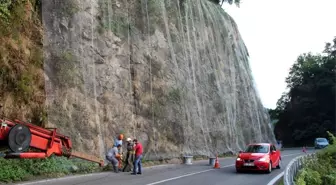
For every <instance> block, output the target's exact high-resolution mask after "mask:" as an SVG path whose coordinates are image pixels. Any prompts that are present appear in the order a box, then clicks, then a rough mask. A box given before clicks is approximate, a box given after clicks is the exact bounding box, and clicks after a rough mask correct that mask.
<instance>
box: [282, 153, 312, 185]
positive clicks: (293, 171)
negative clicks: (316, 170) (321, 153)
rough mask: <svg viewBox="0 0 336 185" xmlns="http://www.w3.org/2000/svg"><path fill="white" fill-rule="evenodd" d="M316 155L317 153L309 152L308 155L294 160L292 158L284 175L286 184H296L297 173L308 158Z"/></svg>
mask: <svg viewBox="0 0 336 185" xmlns="http://www.w3.org/2000/svg"><path fill="white" fill-rule="evenodd" d="M314 157H315V154H308V155H302V156H298V157H296V158H294V159H293V160H291V161H290V162H289V164H288V166H287V167H286V169H285V173H284V177H283V179H284V180H283V181H284V185H295V183H294V179H295V177H296V175H297V174H298V172H299V170H301V169H302V167H303V165H304V162H305V161H306V159H309V158H314Z"/></svg>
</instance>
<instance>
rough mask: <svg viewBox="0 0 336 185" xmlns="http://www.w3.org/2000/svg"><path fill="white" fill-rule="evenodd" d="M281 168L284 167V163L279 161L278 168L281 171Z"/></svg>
mask: <svg viewBox="0 0 336 185" xmlns="http://www.w3.org/2000/svg"><path fill="white" fill-rule="evenodd" d="M281 166H282V162H281V159H279V164H278V166H277V168H278V169H281Z"/></svg>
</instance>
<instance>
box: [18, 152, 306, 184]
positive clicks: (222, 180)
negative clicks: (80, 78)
mask: <svg viewBox="0 0 336 185" xmlns="http://www.w3.org/2000/svg"><path fill="white" fill-rule="evenodd" d="M311 151H313V150H311ZM311 151H309V152H311ZM281 154H282V165H283V168H282V169H274V170H273V171H272V173H271V174H265V173H239V174H237V173H236V171H235V167H234V162H235V161H234V160H235V158H225V159H221V160H220V166H221V168H220V169H213V167H212V166H208V162H207V161H199V162H194V164H192V165H173V166H166V167H154V168H147V169H144V170H143V174H142V175H137V176H133V175H130V174H129V173H119V174H115V173H113V172H107V173H99V174H90V175H85V176H73V177H67V178H61V179H56V180H44V181H37V182H26V183H20V184H21V185H42V184H43V185H157V184H158V185H191V184H193V185H222V184H223V185H224V184H225V185H228V184H229V185H267V184H268V182H270V181H271V180H272V179H273V178H274V177H276V176H277V175H278V174H280V173H281V172H283V170H284V168H285V166H287V164H288V163H289V161H290V160H291V159H293V158H295V157H296V156H299V155H303V154H304V153H303V152H302V151H301V150H298V149H296V150H293V149H291V150H285V151H282V153H281ZM18 185H19V184H18Z"/></svg>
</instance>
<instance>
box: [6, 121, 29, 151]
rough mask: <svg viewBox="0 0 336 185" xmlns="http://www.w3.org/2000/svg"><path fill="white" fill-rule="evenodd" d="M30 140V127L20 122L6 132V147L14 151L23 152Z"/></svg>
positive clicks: (27, 147)
mask: <svg viewBox="0 0 336 185" xmlns="http://www.w3.org/2000/svg"><path fill="white" fill-rule="evenodd" d="M30 142H31V132H30V129H29V128H28V127H27V126H25V125H21V124H17V125H15V126H14V127H12V128H11V129H10V131H9V133H8V147H9V149H10V150H11V151H12V152H14V153H21V152H25V151H27V150H28V149H29V146H30Z"/></svg>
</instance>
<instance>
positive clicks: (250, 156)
mask: <svg viewBox="0 0 336 185" xmlns="http://www.w3.org/2000/svg"><path fill="white" fill-rule="evenodd" d="M264 156H267V154H264V153H240V154H239V155H238V157H240V158H241V159H254V160H255V159H259V158H262V157H264Z"/></svg>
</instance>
